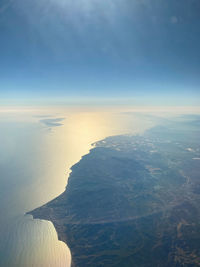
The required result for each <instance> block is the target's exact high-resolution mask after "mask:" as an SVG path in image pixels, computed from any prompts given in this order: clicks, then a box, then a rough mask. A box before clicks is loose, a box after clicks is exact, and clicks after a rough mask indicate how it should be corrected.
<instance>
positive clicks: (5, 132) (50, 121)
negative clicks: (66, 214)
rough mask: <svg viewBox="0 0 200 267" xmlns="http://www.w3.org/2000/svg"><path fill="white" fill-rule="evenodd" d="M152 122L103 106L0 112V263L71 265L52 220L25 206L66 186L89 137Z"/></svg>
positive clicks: (95, 138)
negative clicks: (100, 108)
mask: <svg viewBox="0 0 200 267" xmlns="http://www.w3.org/2000/svg"><path fill="white" fill-rule="evenodd" d="M155 123H156V120H155V119H152V118H149V117H145V116H141V115H140V116H138V115H135V114H133V113H113V112H106V111H105V112H102V111H95V112H92V111H80V110H79V111H75V110H73V111H68V110H63V111H61V110H56V111H55V110H54V111H53V112H52V110H45V112H44V111H41V110H39V111H38V110H34V111H28V112H27V111H26V112H25V111H17V112H16V111H9V112H1V113H0V266H3V267H5V266H6V267H10V266H11V267H12V266H19V267H26V266H27V267H30V266H36V267H43V266H44V267H48V266H53V267H56V266H66V267H67V266H70V263H71V254H70V250H69V248H68V247H67V245H66V244H65V243H63V242H61V241H59V240H58V238H57V233H56V231H55V228H54V226H53V224H52V223H51V222H48V221H43V220H37V219H36V220H34V219H33V218H32V216H31V215H26V212H28V211H30V210H33V209H34V208H36V207H39V206H41V205H43V204H44V203H46V202H48V201H50V200H52V199H53V198H55V197H57V196H58V195H59V194H61V193H62V192H63V191H64V190H65V187H66V185H67V179H68V176H69V174H70V167H71V166H72V165H73V164H75V163H76V162H78V161H79V160H80V158H81V157H82V156H83V155H85V154H86V153H88V152H89V149H91V144H92V143H94V142H96V141H98V140H101V139H103V138H105V137H107V136H110V135H117V134H134V133H137V132H142V131H144V130H145V129H146V128H149V127H151V126H153V125H155Z"/></svg>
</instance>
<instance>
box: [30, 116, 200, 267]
mask: <svg viewBox="0 0 200 267" xmlns="http://www.w3.org/2000/svg"><path fill="white" fill-rule="evenodd" d="M199 136H200V118H199V117H198V116H194V117H189V118H188V117H185V118H180V119H179V120H177V121H176V120H174V121H168V122H165V124H163V125H160V126H156V127H154V128H152V129H149V130H147V131H146V132H145V133H144V134H143V135H134V136H131V135H123V136H113V137H108V138H106V139H104V140H101V141H99V142H97V143H96V144H95V146H94V148H93V149H91V150H90V153H89V154H87V155H85V156H83V157H82V159H81V160H80V161H79V162H78V163H77V164H75V165H74V166H73V167H72V172H71V174H70V177H69V181H68V185H67V187H66V190H65V192H64V193H63V194H61V195H60V196H59V197H57V198H55V199H54V200H52V201H51V202H49V203H47V204H46V205H44V206H42V207H40V208H37V209H35V210H34V211H31V212H30V214H32V215H33V217H34V218H39V219H44V220H49V221H52V222H53V224H54V226H55V228H56V230H57V233H58V238H59V239H60V240H62V241H64V242H66V243H67V245H68V246H69V248H70V250H71V254H72V266H73V267H107V266H113V267H114V266H115V267H142V266H145V267H169V266H170V267H179V266H188V267H195V266H200V205H199V204H200V164H199V163H200V162H199V159H200V141H199Z"/></svg>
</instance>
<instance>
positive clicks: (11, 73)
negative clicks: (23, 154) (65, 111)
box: [0, 0, 200, 105]
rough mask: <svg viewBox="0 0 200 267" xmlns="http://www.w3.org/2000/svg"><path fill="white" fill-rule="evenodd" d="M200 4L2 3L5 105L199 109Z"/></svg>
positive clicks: (191, 0) (124, 0) (0, 64)
mask: <svg viewBox="0 0 200 267" xmlns="http://www.w3.org/2000/svg"><path fill="white" fill-rule="evenodd" d="M199 14H200V1H199V0H167V1H166V0H110V1H109V0H76V1H75V0H73V1H72V0H34V1H32V0H15V1H12V0H11V1H9V0H1V2H0V103H1V104H13V103H26V104H28V103H51V104H52V103H54V102H55V103H59V102H60V103H65V102H66V103H67V101H69V100H70V99H71V100H72V101H76V100H77V101H81V100H83V101H87V99H90V100H93V99H96V100H97V99H115V100H117V101H125V102H126V100H128V102H129V103H130V100H131V101H132V104H133V105H143V104H144V105H146V104H149V105H165V104H166V105H170V104H171V105H199V102H200V101H199V99H200V51H199V47H200V16H199Z"/></svg>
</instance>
